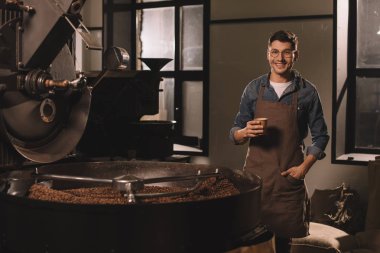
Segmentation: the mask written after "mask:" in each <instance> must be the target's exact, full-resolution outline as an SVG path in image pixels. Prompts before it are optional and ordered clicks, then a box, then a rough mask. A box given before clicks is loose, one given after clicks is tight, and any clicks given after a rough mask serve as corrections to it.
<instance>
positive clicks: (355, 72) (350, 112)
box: [332, 0, 380, 165]
mask: <svg viewBox="0 0 380 253" xmlns="http://www.w3.org/2000/svg"><path fill="white" fill-rule="evenodd" d="M337 1H338V0H334V50H333V52H334V55H333V65H334V71H333V96H332V99H333V101H332V105H333V110H332V111H333V122H332V123H333V131H332V163H340V164H352V165H367V164H368V160H367V161H364V160H365V159H364V160H360V159H357V158H356V157H355V156H363V157H364V156H365V157H368V159H371V157H372V156H371V155H376V154H380V147H379V148H375V149H373V148H372V149H370V148H359V147H356V141H355V137H356V131H357V129H356V126H355V122H356V118H357V115H356V103H357V101H356V95H357V90H356V86H357V81H356V78H357V77H372V78H374V77H375V78H380V67H377V68H375V67H373V68H359V67H357V29H358V27H357V25H358V20H357V18H358V15H357V9H358V1H357V0H348V13H347V15H348V23H347V54H346V57H347V66H346V71H347V74H346V80H345V82H344V84H343V86H342V89H341V91H340V92H339V94H338V92H337V91H338V73H337V72H338V58H339V55H338V34H339V31H338V11H339V10H338V6H337V5H338V3H337ZM345 96H346V109H345V110H346V111H345V123H344V125H345V135H344V153H345V154H344V155H343V156H344V157H345V158H344V159H341V158H338V157H337V145H339V144H341V143H339V141H338V140H337V139H338V137H337V132H338V131H339V128H338V112H339V109H340V107H341V106H342V103H343V101H344V97H345Z"/></svg>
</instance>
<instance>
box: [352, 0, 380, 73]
mask: <svg viewBox="0 0 380 253" xmlns="http://www.w3.org/2000/svg"><path fill="white" fill-rule="evenodd" d="M357 33H358V35H357V36H358V37H357V52H358V53H357V67H359V68H372V67H380V1H378V0H366V1H358V28H357Z"/></svg>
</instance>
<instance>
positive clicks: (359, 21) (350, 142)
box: [333, 0, 380, 163]
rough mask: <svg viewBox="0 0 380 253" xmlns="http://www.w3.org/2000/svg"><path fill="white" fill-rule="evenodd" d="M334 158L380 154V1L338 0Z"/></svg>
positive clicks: (365, 157)
mask: <svg viewBox="0 0 380 253" xmlns="http://www.w3.org/2000/svg"><path fill="white" fill-rule="evenodd" d="M335 7H336V8H335V11H336V13H335V14H336V15H335V17H336V20H337V22H336V29H335V31H336V40H335V41H336V44H335V50H334V51H335V53H336V57H335V59H336V61H335V67H336V68H335V69H336V72H335V73H336V76H335V78H334V79H335V85H334V92H335V96H334V98H335V99H336V103H334V104H335V108H334V110H333V112H334V115H333V116H334V119H333V124H334V126H333V129H334V132H333V159H335V158H337V159H336V161H338V162H339V161H348V162H358V163H361V162H367V161H368V160H372V159H374V156H376V154H380V2H379V1H378V0H347V1H335Z"/></svg>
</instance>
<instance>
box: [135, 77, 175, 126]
mask: <svg viewBox="0 0 380 253" xmlns="http://www.w3.org/2000/svg"><path fill="white" fill-rule="evenodd" d="M160 90H162V91H161V92H160V93H159V112H158V114H156V115H145V116H143V118H142V120H174V79H173V78H165V79H164V80H163V81H161V83H160Z"/></svg>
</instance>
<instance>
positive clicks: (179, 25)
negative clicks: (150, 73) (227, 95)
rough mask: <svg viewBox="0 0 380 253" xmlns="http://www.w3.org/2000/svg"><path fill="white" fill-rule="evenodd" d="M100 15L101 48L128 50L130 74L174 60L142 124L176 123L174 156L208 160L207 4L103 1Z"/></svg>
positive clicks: (201, 0)
mask: <svg viewBox="0 0 380 253" xmlns="http://www.w3.org/2000/svg"><path fill="white" fill-rule="evenodd" d="M103 10H104V21H105V22H104V27H105V35H104V38H106V41H105V42H104V43H105V47H110V46H113V45H115V46H120V47H123V48H125V49H127V51H128V52H129V54H130V56H131V60H130V64H131V66H130V68H131V69H132V70H149V67H148V66H147V65H146V64H145V63H144V62H142V61H141V60H140V58H170V59H173V60H172V61H170V62H169V63H167V64H166V65H165V66H164V67H163V68H162V69H161V71H160V75H161V77H162V81H161V83H160V90H161V93H160V96H159V107H160V111H159V113H158V114H157V115H146V116H144V117H143V119H157V120H175V121H176V122H177V123H176V124H175V143H176V145H175V146H174V151H175V153H182V154H194V153H195V154H202V155H206V154H207V152H208V76H209V74H208V67H207V60H208V30H209V28H208V25H209V0H104V7H103ZM205 63H206V64H205Z"/></svg>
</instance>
